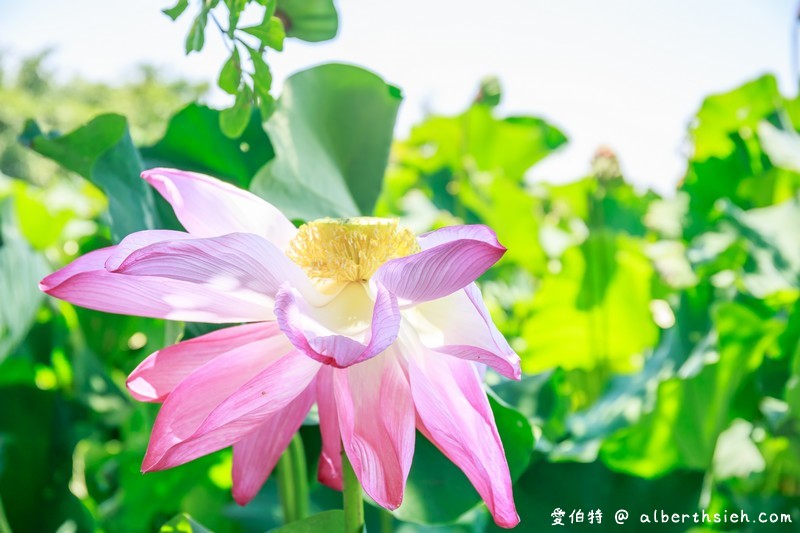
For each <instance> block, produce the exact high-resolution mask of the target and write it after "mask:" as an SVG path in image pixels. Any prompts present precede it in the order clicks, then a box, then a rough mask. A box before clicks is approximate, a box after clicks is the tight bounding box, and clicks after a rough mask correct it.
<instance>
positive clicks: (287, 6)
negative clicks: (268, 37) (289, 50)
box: [275, 0, 339, 43]
mask: <svg viewBox="0 0 800 533" xmlns="http://www.w3.org/2000/svg"><path fill="white" fill-rule="evenodd" d="M275 15H276V16H278V17H279V18H280V19H281V20H282V21H283V26H284V28H286V36H287V37H294V38H296V39H300V40H303V41H308V42H312V43H316V42H320V41H327V40H329V39H333V38H334V37H336V32H337V31H338V29H339V15H338V14H337V13H336V6H335V5H334V4H333V0H279V1H278V6H277V10H276V12H275Z"/></svg>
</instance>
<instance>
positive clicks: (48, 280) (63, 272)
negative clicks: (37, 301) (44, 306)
mask: <svg viewBox="0 0 800 533" xmlns="http://www.w3.org/2000/svg"><path fill="white" fill-rule="evenodd" d="M116 248H117V247H116V246H108V247H107V248H100V249H99V250H94V251H92V252H89V253H88V254H84V255H82V256H80V257H78V258H77V259H75V260H74V261H73V262H71V263H70V264H68V265H67V266H65V267H64V268H60V269H58V270H56V271H55V272H53V273H52V274H50V275H49V276H46V277H45V278H44V279H43V280H42V281H40V282H39V289H40V290H42V291H44V292H46V293H48V294H50V293H51V291H52V290H53V289H55V288H56V287H58V286H59V285H61V284H62V283H64V282H65V281H66V280H68V279H70V278H72V277H73V276H77V275H78V274H82V273H84V272H92V271H95V270H104V269H105V267H104V265H105V264H106V261H107V260H108V258H109V257H110V256H111V255H112V254H113V253H114V252H115V250H116Z"/></svg>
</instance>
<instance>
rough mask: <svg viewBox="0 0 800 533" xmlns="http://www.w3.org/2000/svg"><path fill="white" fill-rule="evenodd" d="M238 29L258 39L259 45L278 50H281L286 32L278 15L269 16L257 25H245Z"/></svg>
mask: <svg viewBox="0 0 800 533" xmlns="http://www.w3.org/2000/svg"><path fill="white" fill-rule="evenodd" d="M239 29H240V30H242V31H243V32H245V33H249V34H250V35H252V36H253V37H256V38H257V39H259V40H260V41H261V46H266V47H268V48H272V49H273V50H277V51H279V52H280V51H281V50H283V40H284V39H285V38H286V32H285V31H284V29H283V23H282V22H281V19H279V18H278V17H269V18H267V19H265V20H264V21H263V22H262V23H261V24H259V25H257V26H247V27H245V28H239Z"/></svg>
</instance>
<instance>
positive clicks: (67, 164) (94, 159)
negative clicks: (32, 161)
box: [30, 114, 160, 242]
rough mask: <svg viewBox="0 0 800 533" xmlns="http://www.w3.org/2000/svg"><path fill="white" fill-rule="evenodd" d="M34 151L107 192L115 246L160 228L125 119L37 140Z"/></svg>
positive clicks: (110, 118) (100, 120)
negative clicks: (145, 231)
mask: <svg viewBox="0 0 800 533" xmlns="http://www.w3.org/2000/svg"><path fill="white" fill-rule="evenodd" d="M30 147H31V148H33V150H34V151H36V152H38V153H40V154H42V155H43V156H45V157H47V158H49V159H52V160H53V161H55V162H56V163H58V164H60V165H61V166H63V167H64V168H66V169H68V170H71V171H73V172H75V173H77V174H80V175H81V176H83V177H84V178H86V179H88V180H89V181H91V182H92V183H93V184H94V185H96V186H98V187H99V188H100V189H102V190H103V192H104V193H105V194H106V197H107V198H108V215H109V219H110V226H111V232H112V235H113V238H114V240H115V241H117V242H118V241H119V240H120V239H122V237H124V236H125V235H128V234H129V233H133V232H136V231H140V230H144V229H153V228H156V227H159V224H160V221H159V217H158V214H157V211H156V207H155V205H156V204H155V201H154V198H153V193H152V191H151V190H150V187H149V186H148V185H147V183H145V181H144V180H142V179H141V178H140V176H139V175H140V173H141V171H142V163H141V160H140V159H139V152H138V151H137V150H136V148H135V147H134V146H133V141H131V137H130V134H129V133H128V126H127V121H126V120H125V118H124V117H122V116H120V115H113V114H108V115H100V116H99V117H97V118H95V119H94V120H92V121H90V122H89V123H88V124H86V125H85V126H82V127H80V128H78V129H76V130H74V131H72V132H70V133H67V134H66V135H61V136H52V137H48V136H45V135H39V136H37V137H34V138H33V139H31V141H30Z"/></svg>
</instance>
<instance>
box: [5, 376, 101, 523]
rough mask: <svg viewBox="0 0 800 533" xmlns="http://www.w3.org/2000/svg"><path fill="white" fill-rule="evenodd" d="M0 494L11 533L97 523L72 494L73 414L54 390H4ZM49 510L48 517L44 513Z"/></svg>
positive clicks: (69, 406) (24, 387) (29, 387)
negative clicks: (70, 523) (13, 532)
mask: <svg viewBox="0 0 800 533" xmlns="http://www.w3.org/2000/svg"><path fill="white" fill-rule="evenodd" d="M0 405H2V406H3V408H2V409H0V494H2V500H3V503H2V505H3V507H4V509H5V514H6V518H7V520H8V523H9V524H10V526H11V530H12V531H56V530H58V528H59V527H60V526H61V525H62V524H63V523H64V522H68V521H71V522H72V524H73V527H75V529H76V530H80V531H93V530H94V529H95V528H94V520H93V519H92V517H91V515H90V514H89V512H88V510H87V509H86V508H85V507H83V506H82V505H81V502H80V501H79V500H78V499H77V498H76V497H75V496H74V495H73V494H72V493H71V492H70V489H69V482H70V478H71V476H72V461H71V455H72V446H73V439H74V432H75V427H74V425H73V424H74V422H75V420H74V414H75V413H74V412H73V411H72V406H71V405H70V404H68V403H67V402H65V401H64V400H63V399H62V398H61V397H60V396H59V395H58V394H57V393H56V392H55V391H43V390H39V389H37V388H35V387H33V386H8V387H0ZM44 510H46V512H45V511H44Z"/></svg>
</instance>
